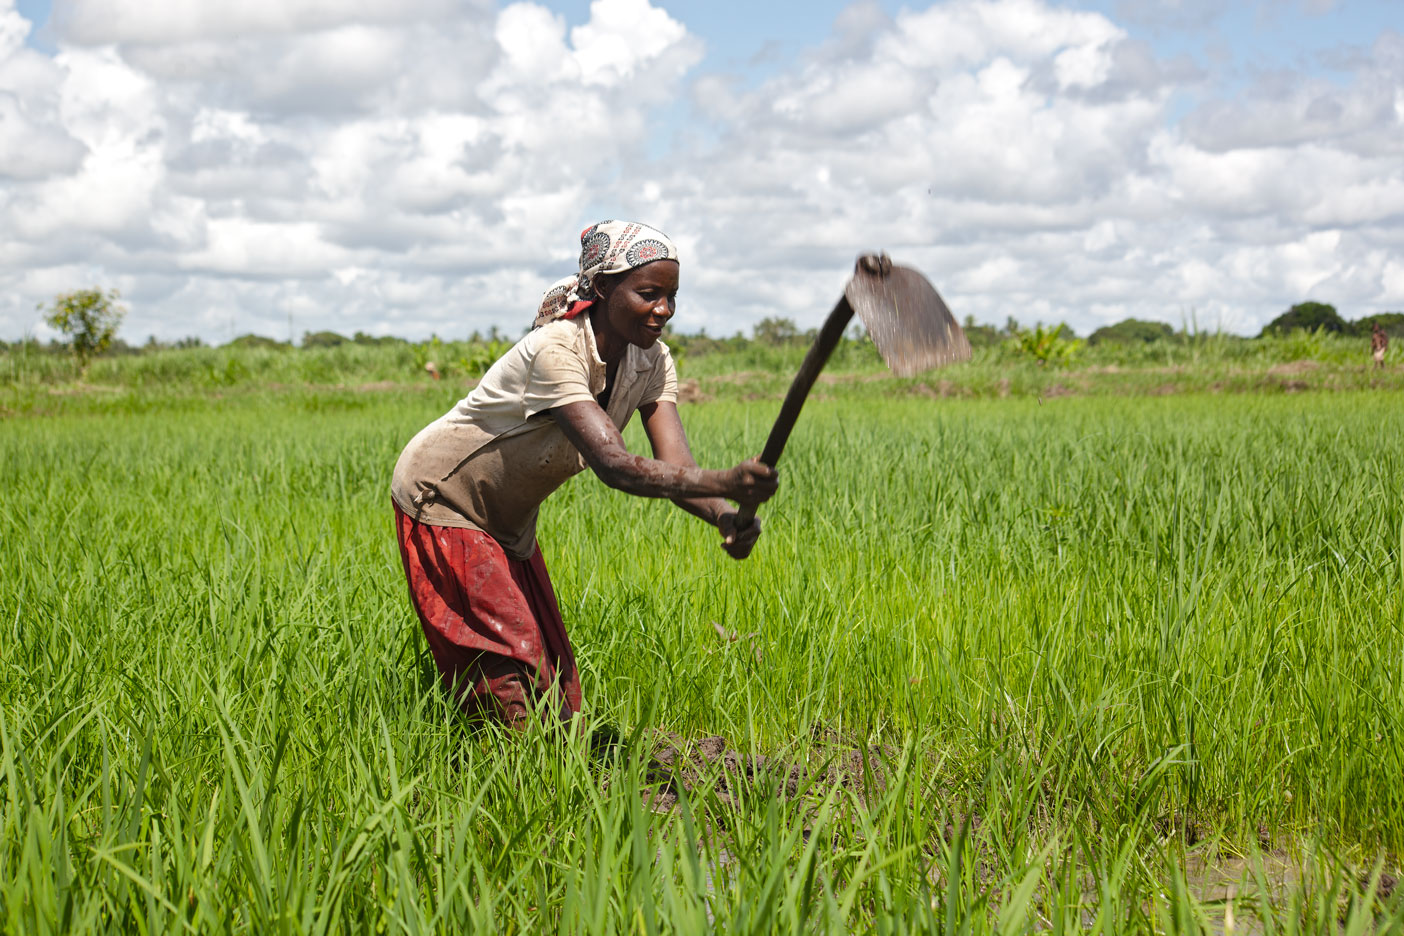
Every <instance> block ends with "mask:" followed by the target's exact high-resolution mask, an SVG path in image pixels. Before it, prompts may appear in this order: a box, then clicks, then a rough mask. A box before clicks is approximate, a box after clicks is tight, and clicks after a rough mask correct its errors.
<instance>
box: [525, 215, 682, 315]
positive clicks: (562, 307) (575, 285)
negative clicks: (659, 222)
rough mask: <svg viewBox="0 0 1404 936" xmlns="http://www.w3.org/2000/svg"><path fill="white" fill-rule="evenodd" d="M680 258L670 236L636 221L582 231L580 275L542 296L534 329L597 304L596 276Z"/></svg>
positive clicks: (608, 224) (615, 223)
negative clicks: (595, 302)
mask: <svg viewBox="0 0 1404 936" xmlns="http://www.w3.org/2000/svg"><path fill="white" fill-rule="evenodd" d="M676 259H678V247H677V245H676V244H674V243H673V242H672V241H671V240H669V238H668V235H666V234H664V233H663V232H662V231H660V230H658V229H656V228H651V227H649V226H648V225H647V224H639V223H637V222H635V221H601V222H600V223H599V224H595V225H592V226H590V227H587V228H586V229H585V230H583V231H581V232H580V272H579V273H572V274H571V275H570V276H567V277H566V278H565V279H562V280H558V281H557V282H555V283H552V284H551V288H550V289H548V290H546V293H545V295H543V296H542V297H541V306H540V307H539V308H538V309H537V310H536V321H534V322H532V323H531V327H532V328H539V327H540V326H542V325H545V324H546V323H547V322H551V321H555V320H556V319H559V318H574V317H575V316H577V315H579V314H580V313H581V312H584V311H585V310H586V309H588V308H590V306H591V305H593V304H594V301H595V277H597V276H599V275H600V274H602V273H627V272H628V271H630V270H632V269H634V267H641V266H643V265H644V264H645V263H652V262H653V261H655V260H676Z"/></svg>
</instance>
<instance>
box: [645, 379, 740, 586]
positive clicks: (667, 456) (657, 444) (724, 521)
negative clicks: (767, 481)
mask: <svg viewBox="0 0 1404 936" xmlns="http://www.w3.org/2000/svg"><path fill="white" fill-rule="evenodd" d="M639 417H640V418H641V419H642V420H643V426H644V431H645V432H647V433H648V441H649V443H650V444H652V446H653V457H654V458H656V459H658V460H659V461H664V462H668V463H670V464H674V465H689V466H693V467H696V465H697V462H696V461H695V460H694V459H693V457H692V447H691V446H690V445H688V444H687V432H686V430H684V429H683V424H682V420H681V419H680V418H679V417H678V407H677V404H675V403H665V402H658V403H649V404H646V405H644V406H641V407H639ZM673 503H675V504H677V505H678V506H679V507H681V508H682V509H683V510H686V511H687V512H688V513H690V514H692V515H693V516H695V517H701V518H702V519H703V520H705V521H707V522H708V523H710V524H712V525H713V526H715V527H716V528H717V529H718V530H720V531H721V535H722V548H723V549H725V550H726V551H727V553H728V554H729V555H730V556H731V557H732V558H733V559H745V558H746V557H747V556H749V555H750V554H751V549H752V548H753V547H754V546H755V545H756V540H757V539H758V538H759V537H760V527H761V525H760V519H759V518H756V519H754V520H753V521H752V522H751V523H750V524H749V525H748V526H747V527H746V528H745V529H743V530H739V531H738V530H737V529H736V517H737V511H736V508H734V507H732V506H731V505H730V504H728V503H727V502H726V501H724V500H722V499H721V498H720V497H675V498H673Z"/></svg>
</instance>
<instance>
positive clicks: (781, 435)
mask: <svg viewBox="0 0 1404 936" xmlns="http://www.w3.org/2000/svg"><path fill="white" fill-rule="evenodd" d="M851 318H853V306H851V305H849V303H848V297H847V296H844V297H843V298H842V299H840V300H839V301H838V305H836V306H834V311H832V312H830V313H829V317H828V318H827V319H825V320H824V327H823V328H821V329H819V337H817V338H815V339H814V344H812V345H810V346H809V353H808V354H806V355H805V356H804V363H803V364H801V365H800V369H799V373H797V374H795V379H794V381H793V382H791V384H790V390H789V392H788V393H786V394H785V402H784V404H783V405H781V407H780V415H779V416H777V417H776V418H775V425H774V426H772V427H771V428H770V437H769V438H767V439H766V440H765V450H764V451H763V452H761V457H760V460H761V462H762V463H764V464H766V465H769V466H770V467H771V468H774V467H775V466H776V464H777V463H778V462H779V461H780V453H781V452H783V451H785V443H786V442H787V441H789V439H790V431H791V430H792V429H794V428H795V422H796V421H797V420H798V419H799V414H800V409H802V408H803V407H804V401H805V398H806V397H808V396H809V389H810V388H811V387H813V386H814V381H815V380H817V379H818V377H819V372H820V371H822V370H823V369H824V365H825V364H827V363H828V361H829V355H831V354H833V353H834V349H835V348H837V347H838V343H839V341H840V340H842V338H843V331H844V329H846V328H847V327H848V321H849V319H851ZM755 518H756V508H754V507H750V506H744V505H743V506H742V507H741V509H740V510H739V511H737V515H736V529H738V530H744V529H746V527H748V526H750V525H751V521H752V520H754V519H755Z"/></svg>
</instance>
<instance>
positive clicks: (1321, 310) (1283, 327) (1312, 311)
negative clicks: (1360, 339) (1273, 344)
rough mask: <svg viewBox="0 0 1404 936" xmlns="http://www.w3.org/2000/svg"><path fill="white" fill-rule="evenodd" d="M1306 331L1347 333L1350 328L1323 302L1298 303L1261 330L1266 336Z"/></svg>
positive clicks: (1332, 307)
mask: <svg viewBox="0 0 1404 936" xmlns="http://www.w3.org/2000/svg"><path fill="white" fill-rule="evenodd" d="M1299 328H1301V329H1305V330H1306V331H1328V332H1347V333H1348V332H1349V330H1350V326H1349V325H1347V324H1346V321H1345V319H1343V318H1341V317H1340V315H1339V314H1337V312H1336V307H1335V306H1333V305H1329V304H1327V303H1325V302H1299V303H1297V304H1296V305H1294V306H1292V308H1290V309H1288V310H1287V311H1286V312H1283V313H1282V314H1281V315H1279V316H1278V317H1277V318H1275V319H1273V320H1272V321H1271V322H1268V324H1267V327H1266V328H1264V329H1263V332H1262V335H1261V336H1259V337H1263V336H1266V335H1285V334H1287V333H1288V332H1290V331H1296V330H1297V329H1299Z"/></svg>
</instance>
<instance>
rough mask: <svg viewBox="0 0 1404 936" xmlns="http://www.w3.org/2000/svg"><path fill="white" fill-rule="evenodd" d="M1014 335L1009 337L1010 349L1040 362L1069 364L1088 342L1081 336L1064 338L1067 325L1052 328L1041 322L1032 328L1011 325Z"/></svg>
mask: <svg viewBox="0 0 1404 936" xmlns="http://www.w3.org/2000/svg"><path fill="white" fill-rule="evenodd" d="M1011 327H1012V329H1013V335H1012V336H1011V337H1010V339H1009V346H1010V349H1011V350H1013V351H1014V352H1015V353H1016V354H1026V355H1028V356H1030V357H1032V358H1033V359H1034V360H1035V361H1037V362H1038V363H1039V364H1067V363H1069V362H1070V361H1071V360H1072V358H1073V357H1074V356H1075V355H1076V354H1077V353H1078V352H1079V351H1081V350H1082V347H1083V345H1085V344H1086V342H1085V341H1083V340H1082V339H1080V338H1064V337H1063V332H1064V331H1066V330H1067V326H1066V325H1062V324H1058V325H1054V326H1053V327H1052V328H1046V327H1044V325H1043V323H1042V322H1039V323H1038V324H1037V325H1035V326H1034V327H1033V328H1032V329H1024V328H1019V327H1018V326H1017V325H1014V326H1011Z"/></svg>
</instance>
